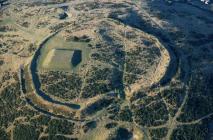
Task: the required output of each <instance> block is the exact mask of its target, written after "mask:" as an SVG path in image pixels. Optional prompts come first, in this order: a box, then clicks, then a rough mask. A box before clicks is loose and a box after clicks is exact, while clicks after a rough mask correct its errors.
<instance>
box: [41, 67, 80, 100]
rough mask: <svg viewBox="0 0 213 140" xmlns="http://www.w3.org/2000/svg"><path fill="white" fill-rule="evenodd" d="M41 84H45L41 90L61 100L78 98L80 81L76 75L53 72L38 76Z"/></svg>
mask: <svg viewBox="0 0 213 140" xmlns="http://www.w3.org/2000/svg"><path fill="white" fill-rule="evenodd" d="M40 79H41V83H45V86H43V90H44V91H45V92H46V93H47V94H49V95H54V96H56V97H60V98H62V99H67V100H69V99H73V98H76V97H78V96H79V93H80V90H81V85H82V79H81V77H80V76H79V75H78V74H75V73H66V72H54V71H52V72H51V71H50V72H48V73H44V74H40Z"/></svg>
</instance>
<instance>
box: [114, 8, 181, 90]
mask: <svg viewBox="0 0 213 140" xmlns="http://www.w3.org/2000/svg"><path fill="white" fill-rule="evenodd" d="M141 16H142V15H139V13H137V12H136V11H134V10H133V11H131V12H130V13H129V15H128V16H127V17H126V18H119V17H116V16H113V17H110V18H111V19H113V20H116V21H119V22H121V23H122V24H124V25H127V26H130V27H132V28H135V29H137V30H139V31H142V32H144V33H147V34H148V35H150V36H153V37H155V38H156V37H157V40H159V42H160V44H162V45H163V48H165V49H166V51H167V52H168V54H169V56H168V57H169V58H170V62H169V64H168V66H167V69H166V72H165V74H164V75H163V76H162V78H161V79H160V80H159V81H158V82H155V83H153V85H152V86H151V88H156V87H157V86H159V85H166V84H167V83H169V82H170V81H171V80H172V78H173V77H174V75H175V74H176V72H177V69H178V65H179V59H178V54H177V52H176V50H175V49H174V48H173V46H174V44H173V43H172V41H171V40H170V38H168V36H167V35H166V34H165V33H163V32H162V31H160V30H158V29H157V28H156V29H155V28H153V26H151V25H149V24H148V23H147V21H145V20H144V19H143V18H142V17H141ZM147 18H148V17H147ZM149 19H150V18H149ZM150 20H151V21H152V19H150ZM153 22H154V21H153ZM156 26H157V27H158V25H157V24H156ZM159 28H160V27H159Z"/></svg>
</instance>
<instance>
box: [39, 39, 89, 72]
mask: <svg viewBox="0 0 213 140" xmlns="http://www.w3.org/2000/svg"><path fill="white" fill-rule="evenodd" d="M87 45H88V43H85V42H67V41H65V40H64V39H63V38H62V37H61V36H59V35H57V36H55V37H53V39H51V40H49V41H48V42H47V43H46V45H45V46H43V48H42V49H41V55H40V58H39V60H38V69H39V70H51V71H57V70H59V71H68V72H69V71H74V72H75V71H77V70H78V69H79V68H80V67H81V66H82V65H83V64H85V63H86V62H87V60H88V59H89V57H90V51H91V50H90V49H89V48H88V47H87ZM75 50H81V52H82V61H81V62H80V64H79V65H77V66H76V67H74V66H72V65H71V62H70V60H71V58H72V55H73V53H74V51H75Z"/></svg>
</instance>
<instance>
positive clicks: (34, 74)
mask: <svg viewBox="0 0 213 140" xmlns="http://www.w3.org/2000/svg"><path fill="white" fill-rule="evenodd" d="M58 32H59V31H57V32H55V33H53V34H51V35H50V36H48V37H47V38H46V39H44V40H43V41H42V43H41V44H40V45H39V48H38V49H37V51H36V52H35V54H34V56H33V58H32V61H31V64H30V73H31V76H32V82H33V86H34V89H35V92H36V94H38V95H39V96H40V97H41V98H42V99H44V100H46V101H47V102H51V103H53V104H57V105H63V106H66V107H69V108H71V109H75V110H77V109H80V105H77V104H71V103H63V102H60V101H57V100H54V99H52V98H51V97H50V96H48V95H47V94H45V93H44V92H43V91H42V90H41V83H40V80H39V76H38V74H37V66H38V64H37V61H38V58H39V56H40V54H41V49H42V47H44V45H45V44H46V43H47V41H48V40H50V39H51V38H52V37H53V36H55V35H56V34H57V33H58Z"/></svg>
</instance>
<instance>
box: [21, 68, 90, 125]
mask: <svg viewBox="0 0 213 140" xmlns="http://www.w3.org/2000/svg"><path fill="white" fill-rule="evenodd" d="M25 82H26V80H25V78H24V69H23V68H22V67H20V68H19V84H20V92H21V94H22V96H23V97H24V96H25V94H26V86H25ZM24 99H25V101H26V102H27V104H28V105H30V106H31V107H32V108H33V109H35V110H36V111H38V112H40V113H42V114H44V115H46V116H49V117H54V118H58V119H65V120H68V121H78V122H85V121H88V120H81V119H73V118H68V117H65V116H63V115H58V114H54V113H51V112H48V111H46V110H44V109H42V108H40V107H38V106H36V105H35V104H34V103H33V102H32V100H31V99H29V98H27V97H25V98H24Z"/></svg>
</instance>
